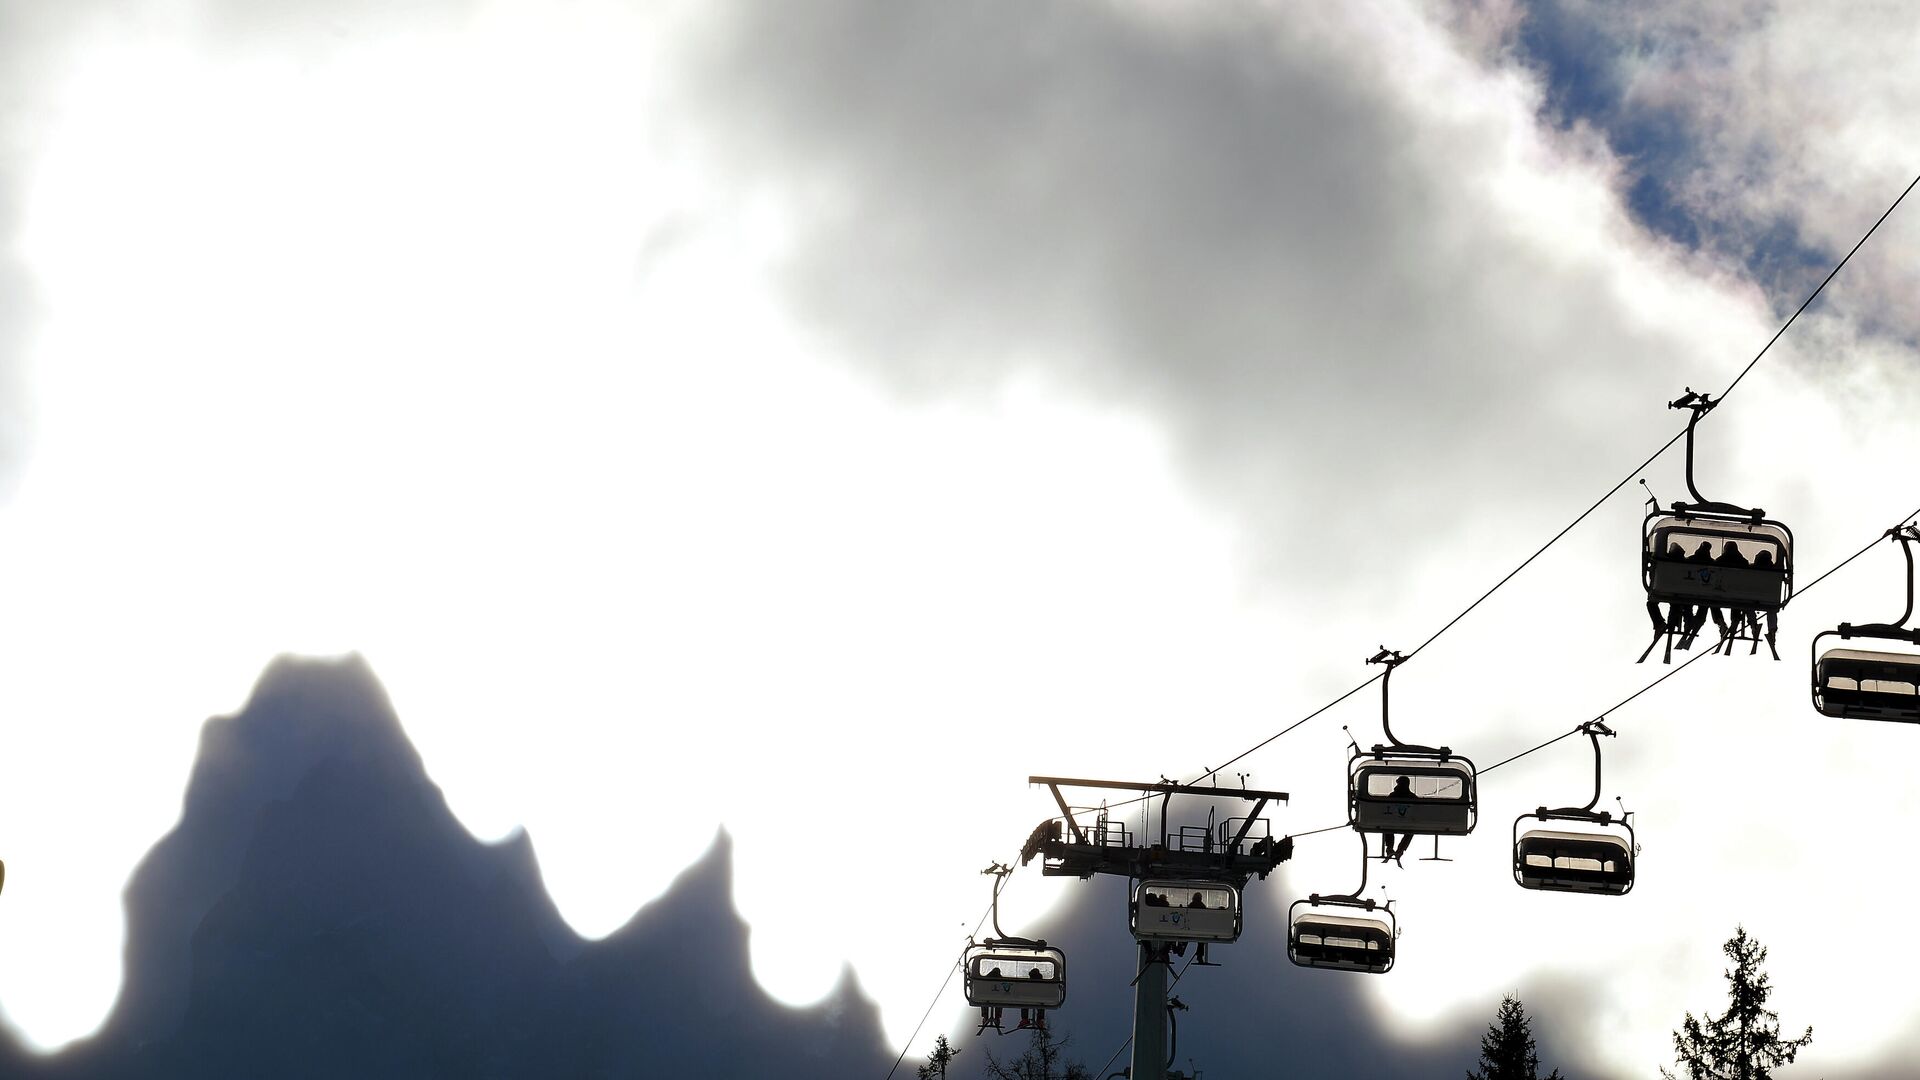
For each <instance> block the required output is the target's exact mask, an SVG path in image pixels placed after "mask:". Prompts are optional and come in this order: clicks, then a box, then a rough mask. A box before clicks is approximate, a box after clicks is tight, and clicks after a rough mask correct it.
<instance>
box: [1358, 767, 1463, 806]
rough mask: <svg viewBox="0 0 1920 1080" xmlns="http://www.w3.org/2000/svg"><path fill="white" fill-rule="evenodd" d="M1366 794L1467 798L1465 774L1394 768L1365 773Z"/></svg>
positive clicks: (1393, 796)
mask: <svg viewBox="0 0 1920 1080" xmlns="http://www.w3.org/2000/svg"><path fill="white" fill-rule="evenodd" d="M1366 784H1367V794H1368V795H1371V796H1374V797H1375V798H1381V799H1388V798H1415V799H1451V800H1454V801H1459V800H1462V799H1465V798H1466V797H1467V780H1466V777H1464V776H1460V775H1458V774H1453V775H1446V776H1435V775H1433V774H1431V773H1404V772H1395V771H1394V770H1392V769H1388V770H1385V771H1380V770H1374V771H1369V772H1368V773H1367V774H1366Z"/></svg>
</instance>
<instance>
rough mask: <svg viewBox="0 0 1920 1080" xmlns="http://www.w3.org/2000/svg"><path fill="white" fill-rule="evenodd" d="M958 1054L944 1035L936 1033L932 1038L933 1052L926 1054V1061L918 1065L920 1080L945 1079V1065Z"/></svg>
mask: <svg viewBox="0 0 1920 1080" xmlns="http://www.w3.org/2000/svg"><path fill="white" fill-rule="evenodd" d="M959 1056H960V1051H958V1050H955V1049H954V1048H953V1044H952V1043H950V1042H948V1041H947V1037H946V1036H945V1035H936V1036H934V1040H933V1053H931V1054H929V1055H927V1063H926V1064H925V1065H922V1066H920V1080H947V1066H949V1065H951V1064H953V1059H954V1058H956V1057H959Z"/></svg>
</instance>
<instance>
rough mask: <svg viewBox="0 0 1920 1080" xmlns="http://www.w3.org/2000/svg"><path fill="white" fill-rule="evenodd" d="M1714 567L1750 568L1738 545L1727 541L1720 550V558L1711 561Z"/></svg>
mask: <svg viewBox="0 0 1920 1080" xmlns="http://www.w3.org/2000/svg"><path fill="white" fill-rule="evenodd" d="M1713 564H1714V565H1715V566H1751V565H1753V564H1752V563H1750V562H1748V561H1747V557H1746V555H1744V554H1742V553H1741V551H1740V545H1739V544H1736V543H1734V542H1733V541H1731V540H1729V541H1727V542H1726V544H1725V545H1724V546H1722V547H1721V549H1720V557H1719V558H1717V559H1715V560H1713Z"/></svg>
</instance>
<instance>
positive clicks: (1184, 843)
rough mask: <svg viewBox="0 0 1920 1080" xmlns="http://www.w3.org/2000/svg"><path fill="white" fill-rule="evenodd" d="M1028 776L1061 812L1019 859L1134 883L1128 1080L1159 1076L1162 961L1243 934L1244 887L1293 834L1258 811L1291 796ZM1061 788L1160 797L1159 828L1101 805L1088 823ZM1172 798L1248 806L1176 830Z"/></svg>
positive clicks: (1062, 873) (1046, 870)
mask: <svg viewBox="0 0 1920 1080" xmlns="http://www.w3.org/2000/svg"><path fill="white" fill-rule="evenodd" d="M1027 782H1028V783H1030V784H1044V785H1046V788H1047V790H1048V791H1049V792H1051V793H1052V794H1053V801H1054V803H1055V804H1056V805H1057V806H1059V807H1060V816H1059V817H1058V818H1048V819H1047V820H1046V821H1044V822H1042V823H1041V824H1040V826H1039V827H1038V828H1036V829H1034V831H1033V834H1032V836H1030V837H1029V838H1028V840H1027V844H1026V847H1025V848H1023V849H1022V850H1021V853H1020V861H1021V863H1022V864H1023V865H1024V864H1025V863H1027V862H1031V861H1032V860H1033V859H1034V857H1035V856H1040V857H1042V862H1041V865H1040V872H1041V873H1042V874H1045V875H1046V876H1048V877H1077V878H1081V879H1083V880H1084V879H1088V878H1091V877H1093V875H1095V874H1114V875H1119V876H1124V877H1126V878H1128V879H1130V880H1131V881H1132V882H1133V886H1134V887H1133V889H1132V892H1131V894H1130V896H1129V901H1130V915H1129V925H1130V926H1131V928H1132V930H1133V934H1134V938H1135V939H1136V941H1137V942H1138V954H1139V970H1138V972H1137V973H1136V975H1135V978H1134V981H1133V988H1134V1010H1133V1065H1132V1068H1131V1070H1130V1072H1129V1075H1130V1077H1131V1078H1132V1080H1165V1077H1166V1075H1167V1064H1168V1061H1167V1059H1168V1053H1167V1023H1168V1018H1167V982H1168V979H1167V968H1168V966H1169V964H1170V962H1171V957H1173V956H1176V955H1181V954H1184V953H1185V951H1186V949H1187V947H1188V946H1189V945H1193V946H1194V947H1195V948H1196V949H1199V950H1202V951H1201V952H1199V953H1197V954H1196V957H1195V962H1200V961H1202V960H1204V959H1205V953H1204V950H1205V949H1206V947H1207V944H1208V943H1209V942H1227V941H1232V940H1233V939H1234V938H1236V937H1238V936H1239V927H1240V916H1241V904H1240V890H1241V889H1243V888H1245V887H1246V884H1247V881H1248V879H1250V878H1256V877H1257V878H1262V879H1264V878H1265V877H1266V876H1267V875H1268V874H1270V873H1272V872H1273V869H1274V867H1276V866H1279V865H1280V864H1281V863H1283V862H1285V861H1286V860H1287V859H1289V858H1291V857H1292V855H1293V838H1292V837H1286V836H1283V837H1275V836H1274V835H1273V832H1272V829H1271V828H1270V827H1269V826H1268V824H1267V821H1266V819H1265V818H1262V817H1261V816H1260V812H1261V811H1262V810H1265V809H1266V807H1267V804H1269V803H1274V802H1279V803H1284V802H1286V801H1287V793H1286V792H1284V791H1259V790H1255V789H1252V788H1225V787H1201V786H1198V785H1193V784H1175V783H1171V782H1168V781H1166V780H1164V779H1163V780H1161V781H1158V782H1154V783H1128V782H1125V781H1120V780H1082V779H1074V778H1070V777H1062V776H1029V777H1028V778H1027ZM1063 788H1088V789H1094V790H1100V791H1131V792H1140V793H1142V794H1145V795H1147V796H1153V795H1158V796H1160V829H1159V832H1158V833H1157V834H1156V835H1143V836H1135V835H1134V834H1133V833H1132V832H1131V831H1129V830H1128V829H1127V828H1126V826H1125V825H1124V824H1123V823H1121V822H1119V821H1117V820H1115V819H1114V818H1112V817H1111V816H1109V815H1108V814H1107V812H1106V811H1105V810H1104V809H1100V810H1099V811H1098V813H1099V817H1098V818H1097V819H1096V820H1095V822H1094V824H1093V826H1092V828H1087V827H1085V826H1083V825H1081V823H1080V822H1079V820H1078V819H1077V818H1076V817H1075V811H1074V809H1073V807H1071V806H1070V805H1068V803H1067V799H1066V796H1065V795H1063V794H1061V789H1063ZM1175 796H1187V797H1192V798H1200V799H1210V800H1221V799H1227V800H1233V799H1238V800H1241V801H1244V802H1250V803H1252V804H1253V805H1252V807H1251V808H1250V809H1249V810H1248V811H1247V813H1246V814H1245V815H1244V816H1236V817H1229V818H1227V819H1226V820H1225V821H1220V822H1217V823H1216V822H1215V821H1214V820H1213V816H1212V814H1211V812H1209V814H1208V820H1207V823H1206V824H1205V825H1183V826H1180V827H1179V828H1178V829H1175V828H1174V827H1173V826H1171V825H1170V824H1169V820H1168V814H1167V811H1168V809H1169V808H1170V806H1171V805H1172V802H1173V799H1174V797H1175ZM1103 805H1104V804H1103ZM1081 813H1085V811H1081ZM1143 831H1144V830H1143Z"/></svg>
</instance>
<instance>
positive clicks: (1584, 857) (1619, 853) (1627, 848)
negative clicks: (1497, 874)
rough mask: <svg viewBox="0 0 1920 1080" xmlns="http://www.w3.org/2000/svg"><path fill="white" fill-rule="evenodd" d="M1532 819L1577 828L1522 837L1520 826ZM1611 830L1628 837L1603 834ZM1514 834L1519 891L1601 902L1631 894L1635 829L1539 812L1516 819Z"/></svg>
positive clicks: (1539, 831)
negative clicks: (1593, 895) (1600, 899)
mask: <svg viewBox="0 0 1920 1080" xmlns="http://www.w3.org/2000/svg"><path fill="white" fill-rule="evenodd" d="M1529 817H1531V818H1532V819H1533V820H1536V821H1539V822H1541V823H1543V824H1544V823H1550V822H1555V821H1566V822H1572V823H1578V826H1579V827H1578V828H1574V829H1528V830H1527V831H1525V832H1521V831H1520V827H1521V823H1522V822H1525V821H1527V820H1528V819H1529ZM1608 824H1610V825H1613V826H1618V827H1619V828H1621V829H1622V830H1624V831H1625V835H1624V836H1620V835H1615V834H1614V833H1612V832H1608V831H1605V829H1606V827H1607V825H1608ZM1596 826H1598V827H1596ZM1513 834H1514V835H1513V880H1514V881H1516V882H1519V884H1520V887H1521V888H1524V889H1540V890H1544V891H1547V892H1572V893H1596V894H1599V895H1602V896H1625V895H1626V894H1627V893H1629V892H1632V891H1633V864H1634V854H1633V847H1634V840H1633V827H1632V826H1631V825H1628V824H1627V823H1626V822H1624V821H1614V822H1611V823H1602V822H1600V821H1597V820H1595V819H1593V818H1584V817H1574V816H1564V817H1563V816H1556V815H1554V814H1552V813H1551V812H1550V811H1548V810H1547V809H1546V808H1545V807H1541V808H1540V810H1539V812H1538V813H1537V814H1534V815H1522V816H1521V817H1519V818H1518V819H1516V820H1515V821H1514V823H1513Z"/></svg>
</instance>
